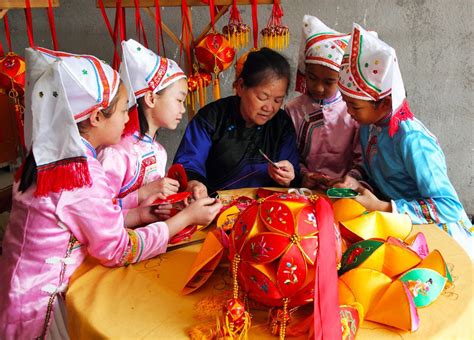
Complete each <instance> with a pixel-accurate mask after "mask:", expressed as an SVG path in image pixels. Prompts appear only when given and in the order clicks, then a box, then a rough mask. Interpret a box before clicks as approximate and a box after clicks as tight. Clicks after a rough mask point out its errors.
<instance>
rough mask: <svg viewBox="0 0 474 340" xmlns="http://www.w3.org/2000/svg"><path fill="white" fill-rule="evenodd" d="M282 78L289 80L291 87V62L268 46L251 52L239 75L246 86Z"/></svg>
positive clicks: (254, 85)
mask: <svg viewBox="0 0 474 340" xmlns="http://www.w3.org/2000/svg"><path fill="white" fill-rule="evenodd" d="M281 78H283V79H286V80H287V81H288V87H289V85H290V78H291V71H290V64H289V63H288V60H286V58H285V57H284V56H282V55H281V54H280V53H278V52H276V51H274V50H272V49H270V48H267V47H263V48H261V49H260V50H258V51H254V52H250V53H249V55H248V56H247V60H246V61H245V63H244V66H243V68H242V72H240V75H239V77H238V79H242V80H243V84H244V86H245V87H256V86H258V85H260V84H262V83H265V82H267V81H269V80H272V79H281ZM238 79H237V80H238Z"/></svg>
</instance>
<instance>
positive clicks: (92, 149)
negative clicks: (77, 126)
mask: <svg viewBox="0 0 474 340" xmlns="http://www.w3.org/2000/svg"><path fill="white" fill-rule="evenodd" d="M81 139H82V142H83V143H84V145H85V146H86V147H87V150H88V152H87V153H89V154H91V155H92V156H93V157H94V158H97V151H95V149H94V147H93V146H92V145H91V143H89V141H88V140H87V139H85V138H82V137H81Z"/></svg>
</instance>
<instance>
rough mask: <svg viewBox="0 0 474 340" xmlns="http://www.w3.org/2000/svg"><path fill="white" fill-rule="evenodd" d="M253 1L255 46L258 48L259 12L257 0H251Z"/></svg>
mask: <svg viewBox="0 0 474 340" xmlns="http://www.w3.org/2000/svg"><path fill="white" fill-rule="evenodd" d="M251 3H252V26H253V27H252V28H253V47H254V48H258V13H257V0H251Z"/></svg>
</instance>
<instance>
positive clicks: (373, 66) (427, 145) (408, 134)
mask: <svg viewBox="0 0 474 340" xmlns="http://www.w3.org/2000/svg"><path fill="white" fill-rule="evenodd" d="M339 76H340V77H339V83H338V86H339V89H340V90H341V92H342V96H343V98H344V100H345V101H346V103H347V107H348V112H349V114H350V115H351V116H352V117H353V118H354V119H355V120H357V121H358V122H359V124H361V131H360V141H361V146H362V155H363V159H364V168H365V170H366V173H367V174H368V176H369V180H370V181H371V183H372V184H375V186H376V187H377V188H378V189H379V190H380V192H381V196H380V198H378V197H376V196H375V195H374V194H373V193H372V192H370V191H369V190H368V189H366V188H364V187H362V186H361V185H360V183H359V182H358V181H357V180H355V179H354V178H352V177H350V176H347V177H346V178H345V179H344V181H343V182H342V183H340V184H339V186H341V187H352V188H355V189H357V190H358V191H359V192H360V193H361V195H360V196H358V197H356V198H355V199H356V200H357V201H358V202H359V203H361V204H362V205H364V206H365V207H366V208H367V210H380V211H388V212H398V213H402V214H404V213H406V214H408V215H409V216H410V218H411V219H412V221H413V223H414V224H426V223H434V224H437V225H438V226H439V227H440V228H442V229H443V230H444V231H446V232H447V233H448V234H449V235H451V236H452V237H453V238H454V239H455V240H456V241H458V243H460V244H461V246H462V247H463V248H464V249H465V250H466V251H467V253H468V254H469V256H471V258H474V241H473V235H472V232H473V228H472V224H471V222H470V221H469V219H468V217H467V215H466V212H465V211H464V208H463V206H462V204H461V202H460V201H459V198H458V195H457V193H456V191H455V189H454V187H453V185H452V184H451V182H450V180H449V178H448V175H447V169H446V160H445V158H444V154H443V151H442V150H441V148H440V145H439V143H438V140H437V139H436V137H435V136H434V135H433V134H432V133H431V132H430V131H428V129H427V128H426V127H425V126H424V125H423V124H422V123H421V122H420V121H419V120H418V119H416V118H415V117H414V115H413V113H412V112H411V111H410V108H409V106H408V102H407V99H406V98H405V88H404V86H403V80H402V76H401V73H400V68H399V66H398V60H397V56H396V54H395V50H394V49H393V48H392V47H390V46H389V45H387V44H386V43H385V42H383V41H382V40H380V39H378V38H377V37H376V36H375V35H374V34H371V32H367V31H366V30H364V29H363V28H362V27H361V26H359V25H357V24H354V27H353V31H352V37H351V40H350V42H349V45H348V47H347V50H346V54H345V55H344V59H343V61H342V67H341V71H340V73H339Z"/></svg>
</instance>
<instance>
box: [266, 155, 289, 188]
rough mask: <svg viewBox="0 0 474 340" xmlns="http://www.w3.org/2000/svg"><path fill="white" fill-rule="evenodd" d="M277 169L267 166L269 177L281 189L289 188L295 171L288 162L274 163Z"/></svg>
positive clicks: (270, 165)
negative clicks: (281, 187)
mask: <svg viewBox="0 0 474 340" xmlns="http://www.w3.org/2000/svg"><path fill="white" fill-rule="evenodd" d="M275 164H276V165H277V166H278V168H276V167H275V166H274V165H272V164H268V174H269V175H270V177H271V178H272V179H273V180H274V181H275V182H277V183H278V184H280V185H281V186H283V187H289V186H290V183H291V181H292V180H294V179H295V169H294V168H293V164H291V163H290V162H289V161H287V160H284V161H279V162H276V163H275Z"/></svg>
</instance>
